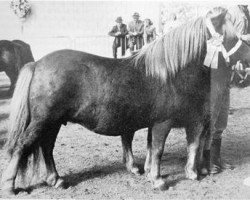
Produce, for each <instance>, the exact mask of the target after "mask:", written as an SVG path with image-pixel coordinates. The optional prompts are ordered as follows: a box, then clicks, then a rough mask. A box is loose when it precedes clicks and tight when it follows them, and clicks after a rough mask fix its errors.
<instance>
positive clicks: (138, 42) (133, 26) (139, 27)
mask: <svg viewBox="0 0 250 200" xmlns="http://www.w3.org/2000/svg"><path fill="white" fill-rule="evenodd" d="M132 17H133V21H131V22H130V23H129V25H128V45H129V49H130V52H131V53H133V51H134V46H136V50H139V49H141V48H142V46H143V42H144V41H143V33H144V25H143V22H142V21H141V20H140V19H139V18H140V15H139V13H137V12H135V13H134V14H133V16H132Z"/></svg>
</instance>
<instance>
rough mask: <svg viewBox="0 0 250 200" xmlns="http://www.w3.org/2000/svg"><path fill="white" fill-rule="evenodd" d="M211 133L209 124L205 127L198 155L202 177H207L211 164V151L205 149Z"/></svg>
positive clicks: (198, 165) (198, 167) (198, 164)
mask: <svg viewBox="0 0 250 200" xmlns="http://www.w3.org/2000/svg"><path fill="white" fill-rule="evenodd" d="M208 133H209V124H207V125H205V126H204V129H203V131H202V134H201V136H200V145H199V149H198V154H197V169H198V170H199V173H200V174H202V175H207V174H208V173H209V163H210V151H208V150H206V149H205V144H206V140H207V137H209V136H208Z"/></svg>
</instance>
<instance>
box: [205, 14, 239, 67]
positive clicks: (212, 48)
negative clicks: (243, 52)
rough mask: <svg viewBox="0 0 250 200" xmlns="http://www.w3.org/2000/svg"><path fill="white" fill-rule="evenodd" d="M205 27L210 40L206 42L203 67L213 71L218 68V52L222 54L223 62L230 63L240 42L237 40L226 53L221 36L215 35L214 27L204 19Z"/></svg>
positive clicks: (208, 20) (209, 21)
mask: <svg viewBox="0 0 250 200" xmlns="http://www.w3.org/2000/svg"><path fill="white" fill-rule="evenodd" d="M206 26H207V28H208V30H209V32H210V34H211V35H212V37H211V39H209V40H208V41H207V54H206V57H205V60H204V65H205V66H207V67H211V68H214V69H217V68H218V57H219V52H221V53H222V55H223V57H224V59H225V61H226V62H227V63H229V62H230V56H231V55H233V54H234V53H235V52H236V51H237V50H238V49H239V48H240V46H241V45H242V40H240V39H239V40H238V42H237V43H236V44H235V46H234V47H233V48H232V49H231V50H230V51H229V52H227V51H226V49H225V47H224V45H223V44H222V43H223V39H224V37H223V35H221V34H219V33H217V32H216V31H215V29H214V26H213V24H212V22H211V20H210V19H209V18H207V19H206Z"/></svg>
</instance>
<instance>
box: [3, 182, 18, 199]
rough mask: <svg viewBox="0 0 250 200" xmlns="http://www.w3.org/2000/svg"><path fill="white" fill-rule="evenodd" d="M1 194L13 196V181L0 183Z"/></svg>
mask: <svg viewBox="0 0 250 200" xmlns="http://www.w3.org/2000/svg"><path fill="white" fill-rule="evenodd" d="M1 189H2V193H3V194H4V195H7V196H12V195H15V191H14V184H13V181H2V188H1Z"/></svg>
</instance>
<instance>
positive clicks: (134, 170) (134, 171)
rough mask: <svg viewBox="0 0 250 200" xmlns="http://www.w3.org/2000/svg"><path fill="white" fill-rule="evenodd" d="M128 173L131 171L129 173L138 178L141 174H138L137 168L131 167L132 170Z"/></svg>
mask: <svg viewBox="0 0 250 200" xmlns="http://www.w3.org/2000/svg"><path fill="white" fill-rule="evenodd" d="M130 171H131V173H132V174H134V175H137V176H140V175H141V174H140V170H139V168H138V167H132V168H131V169H130Z"/></svg>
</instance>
